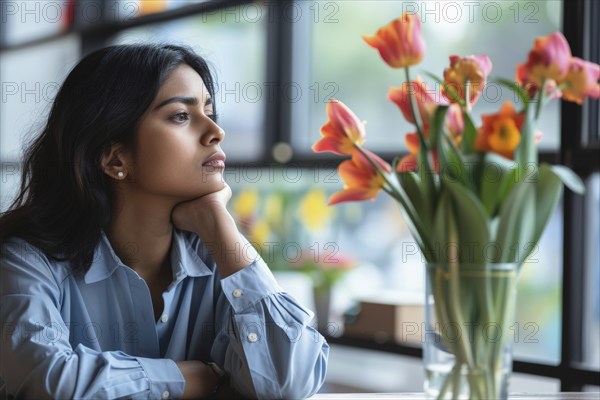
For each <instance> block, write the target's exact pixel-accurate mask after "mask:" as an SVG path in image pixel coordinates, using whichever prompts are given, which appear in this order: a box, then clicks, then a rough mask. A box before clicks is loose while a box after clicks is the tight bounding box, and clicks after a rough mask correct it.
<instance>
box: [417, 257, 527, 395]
mask: <svg viewBox="0 0 600 400" xmlns="http://www.w3.org/2000/svg"><path fill="white" fill-rule="evenodd" d="M518 268H519V267H518V265H517V264H460V263H458V264H457V263H454V264H453V263H448V264H428V265H427V274H426V277H427V278H426V279H427V282H426V297H425V327H424V328H425V329H424V330H423V336H424V343H423V360H424V364H425V393H426V395H427V398H430V399H473V400H483V399H485V400H490V399H506V398H507V397H508V385H509V379H510V375H511V372H512V343H513V341H514V340H513V337H512V336H511V332H512V331H511V330H510V329H511V327H512V326H513V325H514V321H515V301H516V285H517V276H518Z"/></svg>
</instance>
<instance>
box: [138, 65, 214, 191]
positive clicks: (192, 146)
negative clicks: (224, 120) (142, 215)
mask: <svg viewBox="0 0 600 400" xmlns="http://www.w3.org/2000/svg"><path fill="white" fill-rule="evenodd" d="M213 118H214V117H213V106H212V99H211V97H210V94H209V92H208V89H207V88H206V86H205V85H204V82H203V81H202V78H200V75H198V73H197V72H196V71H194V70H193V69H192V68H191V67H190V66H188V65H186V64H182V65H180V66H178V67H176V68H175V69H174V70H173V72H172V73H171V74H170V75H169V76H168V78H167V79H166V81H165V82H164V84H163V85H162V86H161V88H160V90H159V92H158V95H157V96H156V98H155V99H154V101H153V102H152V104H151V105H150V107H149V108H148V110H147V111H146V112H145V113H144V115H142V117H141V118H140V121H139V125H138V132H137V143H136V150H135V154H134V155H133V164H134V165H133V170H132V171H131V172H130V174H129V180H130V182H132V184H133V185H135V188H136V189H137V190H140V191H143V192H145V193H147V194H153V195H159V196H165V197H172V198H173V199H174V200H177V201H183V200H189V199H193V198H196V197H200V196H202V195H205V194H208V193H212V192H215V191H218V190H220V189H222V188H223V187H224V181H223V170H224V168H225V163H224V161H225V154H224V153H223V151H222V150H221V148H220V146H219V144H220V143H221V141H222V140H223V137H224V132H223V130H222V129H221V128H220V127H219V126H218V125H217V124H216V123H215V122H214V121H213Z"/></svg>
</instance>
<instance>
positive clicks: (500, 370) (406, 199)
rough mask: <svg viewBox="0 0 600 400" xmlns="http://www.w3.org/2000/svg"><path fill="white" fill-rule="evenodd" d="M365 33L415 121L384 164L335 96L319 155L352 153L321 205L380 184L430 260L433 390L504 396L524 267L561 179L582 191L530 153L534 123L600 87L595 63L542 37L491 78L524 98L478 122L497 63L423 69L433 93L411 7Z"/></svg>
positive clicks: (559, 38)
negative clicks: (399, 75)
mask: <svg viewBox="0 0 600 400" xmlns="http://www.w3.org/2000/svg"><path fill="white" fill-rule="evenodd" d="M363 39H364V40H365V42H366V43H367V44H368V45H369V46H371V47H374V48H376V49H377V50H378V51H379V54H380V55H381V57H382V58H383V60H384V61H385V62H386V63H387V64H388V65H389V66H390V67H392V68H399V69H403V70H404V75H405V81H404V82H403V83H402V84H401V86H399V87H393V88H391V89H390V90H389V93H388V99H389V100H391V101H393V102H394V103H395V104H397V105H398V107H399V108H400V111H401V112H402V115H403V116H404V118H405V119H406V120H407V121H408V122H410V123H411V124H412V125H414V129H415V131H414V132H410V133H407V134H406V136H405V142H406V146H407V148H408V150H409V154H408V155H406V156H404V157H396V158H395V159H394V160H393V162H392V163H391V165H390V164H389V163H387V162H386V161H384V160H383V159H381V158H380V157H378V156H377V155H376V154H374V153H373V152H371V151H369V150H367V149H366V148H365V147H364V142H365V124H364V123H363V122H362V121H361V120H360V119H359V118H358V117H357V116H356V115H355V114H354V113H353V112H352V111H351V110H350V109H349V108H348V107H346V106H345V105H344V104H343V103H342V102H340V101H337V100H331V101H330V102H329V103H328V104H327V108H326V111H327V115H328V117H329V120H328V122H327V123H326V124H325V125H324V126H323V127H322V128H321V135H322V138H321V139H320V140H318V141H317V142H316V143H315V144H314V145H313V147H312V148H313V151H315V152H324V151H328V152H332V153H335V154H338V155H348V156H351V158H350V159H348V160H345V161H343V162H342V163H341V164H340V165H339V168H338V173H339V175H340V177H341V178H342V180H343V182H344V188H343V190H341V191H339V192H337V193H335V194H333V195H332V196H331V197H330V199H329V204H337V203H341V202H345V201H361V200H367V199H374V198H375V197H376V196H377V195H378V194H379V192H380V191H381V190H383V191H384V192H385V193H387V194H388V195H390V196H391V197H392V198H393V199H395V200H396V201H397V202H398V203H399V205H400V209H401V211H402V213H403V215H404V217H405V220H406V223H407V224H408V226H409V229H410V231H411V233H412V235H413V237H414V239H415V241H416V243H417V244H418V246H419V248H420V250H421V252H422V254H423V257H424V259H425V260H426V264H427V274H426V275H427V293H426V299H425V311H426V328H425V345H424V359H425V368H426V376H427V378H426V382H425V389H426V392H427V394H428V395H429V396H431V397H437V398H440V399H442V398H451V399H456V398H470V399H497V398H506V397H507V387H508V377H509V376H510V371H511V367H512V351H511V347H510V341H509V340H505V338H507V337H508V336H509V335H508V332H507V329H508V328H509V326H510V325H511V323H512V322H511V319H513V318H514V304H515V296H516V289H515V288H516V281H517V278H518V275H519V270H520V268H521V266H522V265H523V263H524V261H525V260H526V258H527V257H528V255H529V254H530V253H531V252H532V250H534V249H535V247H536V245H537V243H538V241H539V240H540V237H541V235H542V233H543V231H544V229H545V226H546V224H547V223H548V221H549V219H550V217H551V216H552V215H553V213H554V210H555V208H556V206H557V204H558V201H559V199H560V197H561V194H562V190H563V185H566V186H567V187H569V188H570V189H571V190H573V191H575V192H577V193H583V191H584V185H583V182H582V181H581V180H580V179H579V177H577V176H576V175H575V174H574V173H573V172H572V171H571V170H570V169H568V168H567V167H564V166H558V165H548V164H545V163H542V164H540V163H538V154H537V148H536V143H537V142H538V141H539V140H540V138H541V133H539V132H538V131H537V130H536V124H537V123H538V121H539V119H540V117H541V112H542V109H543V106H544V105H545V104H546V103H548V102H549V101H551V100H553V99H557V98H562V99H564V100H566V101H572V102H576V103H582V102H583V101H584V99H585V98H586V97H594V98H598V97H600V86H599V85H598V78H599V75H600V66H598V65H597V64H593V63H591V62H587V61H584V60H581V59H579V58H576V57H572V56H571V51H570V48H569V45H568V43H567V41H566V39H565V38H564V36H563V35H562V34H561V33H558V32H557V33H552V34H550V35H548V36H545V37H539V38H537V39H536V40H535V45H534V48H533V49H532V50H531V51H530V53H529V55H528V58H527V60H526V62H525V63H523V64H521V65H518V66H517V67H516V77H515V82H513V81H510V80H507V79H498V80H497V81H498V83H500V84H502V85H504V86H506V87H508V88H509V89H510V90H512V91H514V92H515V93H516V95H517V96H516V98H518V99H519V102H518V104H517V106H518V107H516V108H515V105H513V104H512V103H510V102H506V103H505V104H503V105H502V106H501V107H500V109H499V110H498V111H497V112H496V113H493V114H489V115H483V116H482V118H481V119H482V121H481V124H478V123H477V121H475V120H474V118H473V117H472V115H471V114H472V113H471V111H472V108H473V106H474V105H475V104H476V102H477V100H478V98H479V97H480V95H481V93H482V90H483V89H484V86H485V84H486V82H487V79H488V76H489V74H490V72H491V70H492V62H491V60H490V59H489V58H488V57H487V56H485V55H477V56H464V57H461V56H455V55H453V56H451V57H450V65H449V66H448V67H447V68H446V69H445V70H444V72H443V79H441V78H438V77H436V76H435V75H433V74H427V76H428V77H429V78H431V80H432V81H433V82H434V83H435V87H436V88H439V90H435V89H433V88H431V87H430V86H429V85H428V84H427V83H426V82H425V81H424V80H423V79H422V78H420V77H416V78H415V79H412V78H411V71H410V67H411V66H414V65H416V64H418V63H419V62H420V61H421V60H422V58H423V55H424V52H425V42H424V40H423V38H422V37H421V25H420V21H419V17H418V16H417V15H414V14H408V13H405V14H404V15H402V16H401V17H400V18H398V19H396V20H394V21H392V22H390V23H389V24H388V25H386V26H385V27H383V28H381V29H379V30H378V31H377V33H376V34H375V35H368V36H364V37H363Z"/></svg>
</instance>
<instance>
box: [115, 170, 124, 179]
mask: <svg viewBox="0 0 600 400" xmlns="http://www.w3.org/2000/svg"><path fill="white" fill-rule="evenodd" d="M124 176H125V172H123V171H119V172H117V177H118V178H119V179H123V177H124Z"/></svg>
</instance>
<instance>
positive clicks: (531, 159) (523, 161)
mask: <svg viewBox="0 0 600 400" xmlns="http://www.w3.org/2000/svg"><path fill="white" fill-rule="evenodd" d="M532 110H533V107H531V108H528V109H527V111H526V112H525V121H524V123H523V126H522V127H521V141H520V142H519V145H518V146H517V148H516V150H515V161H516V162H517V163H518V164H519V168H520V169H521V171H525V170H526V169H527V168H528V167H529V165H532V164H535V165H537V162H538V158H537V148H536V146H535V143H534V136H535V129H536V127H535V123H534V119H533V111H532Z"/></svg>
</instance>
